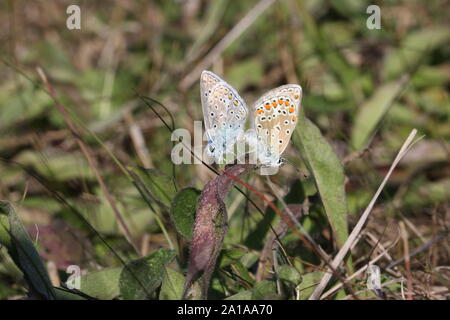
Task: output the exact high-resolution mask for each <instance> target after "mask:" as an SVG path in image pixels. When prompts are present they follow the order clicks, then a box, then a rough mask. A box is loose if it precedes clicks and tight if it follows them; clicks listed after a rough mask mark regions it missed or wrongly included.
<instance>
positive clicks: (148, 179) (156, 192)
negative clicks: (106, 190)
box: [128, 167, 177, 208]
mask: <svg viewBox="0 0 450 320" xmlns="http://www.w3.org/2000/svg"><path fill="white" fill-rule="evenodd" d="M128 169H130V171H131V172H132V173H134V174H133V178H135V179H138V181H137V183H141V184H142V185H144V186H145V188H146V191H147V192H148V193H149V195H150V196H151V197H152V198H153V200H155V201H157V202H158V203H160V204H163V205H164V206H166V207H168V208H169V207H170V205H171V202H172V199H173V197H174V195H175V194H176V192H177V191H176V188H175V181H174V180H173V179H172V178H171V177H169V176H167V175H166V174H164V173H162V172H160V171H158V170H155V169H145V168H141V167H130V168H128Z"/></svg>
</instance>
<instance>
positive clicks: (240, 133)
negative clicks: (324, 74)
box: [200, 71, 302, 168]
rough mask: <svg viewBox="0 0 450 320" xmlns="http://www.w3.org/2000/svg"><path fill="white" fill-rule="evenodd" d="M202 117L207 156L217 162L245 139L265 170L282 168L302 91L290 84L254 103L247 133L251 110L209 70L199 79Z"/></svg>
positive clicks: (233, 90)
mask: <svg viewBox="0 0 450 320" xmlns="http://www.w3.org/2000/svg"><path fill="white" fill-rule="evenodd" d="M200 93H201V96H202V107H203V116H204V121H205V127H206V132H207V136H208V145H207V147H206V148H207V153H208V154H209V155H211V156H213V157H214V158H215V159H216V161H218V160H221V159H222V158H223V157H224V154H225V153H228V152H232V149H233V146H234V144H235V143H236V142H237V141H241V139H243V140H245V141H246V142H247V143H248V144H249V145H250V147H251V148H252V149H253V150H254V151H253V152H255V153H256V156H257V160H258V161H259V163H260V164H261V165H262V166H263V167H271V168H273V167H279V166H281V165H282V164H283V159H282V158H281V154H282V153H283V152H284V150H285V149H286V147H287V146H288V143H289V141H290V138H291V136H292V133H293V131H294V129H295V126H296V125H297V122H298V114H299V109H300V103H301V98H302V88H301V87H300V86H299V85H297V84H287V85H284V86H281V87H278V88H276V89H273V90H270V91H268V92H267V93H265V94H264V95H263V96H262V97H261V98H259V99H258V100H257V101H256V103H255V104H254V106H253V108H252V111H253V116H252V121H251V125H250V129H249V130H248V131H247V132H244V127H245V123H246V119H247V116H248V113H249V109H248V107H247V105H246V104H245V102H244V100H243V99H242V98H241V97H240V96H239V94H238V93H237V91H236V90H235V89H234V88H233V87H232V86H230V85H229V84H228V83H226V82H225V81H224V80H222V79H221V78H220V77H219V76H217V75H215V74H214V73H212V72H210V71H203V72H202V74H201V77H200Z"/></svg>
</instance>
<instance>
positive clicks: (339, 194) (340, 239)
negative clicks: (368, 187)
mask: <svg viewBox="0 0 450 320" xmlns="http://www.w3.org/2000/svg"><path fill="white" fill-rule="evenodd" d="M293 142H294V145H295V146H297V148H298V149H299V150H300V153H301V155H302V158H303V159H304V161H305V163H306V165H307V167H308V169H309V171H310V172H311V173H312V176H313V177H314V181H315V184H316V187H317V190H318V191H319V194H320V197H321V199H322V203H323V206H324V207H325V212H326V214H327V217H328V221H329V223H330V225H331V227H332V228H333V231H334V233H335V235H336V240H337V243H338V245H339V246H342V245H343V244H344V242H345V240H347V237H348V229H347V200H346V196H345V186H344V170H343V168H342V165H341V162H340V161H339V159H338V157H337V156H336V154H335V153H334V151H333V148H332V147H331V146H330V145H329V144H328V142H327V141H326V140H325V138H324V137H323V136H322V134H321V133H320V130H319V128H317V127H316V126H315V125H314V124H313V123H312V122H311V121H310V120H309V119H307V118H305V117H300V123H299V124H298V125H297V129H296V130H295V132H294V135H293Z"/></svg>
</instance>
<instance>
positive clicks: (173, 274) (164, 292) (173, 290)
mask: <svg viewBox="0 0 450 320" xmlns="http://www.w3.org/2000/svg"><path fill="white" fill-rule="evenodd" d="M165 269H166V270H165V274H164V278H163V281H162V285H161V292H160V293H159V300H180V299H181V296H182V294H183V285H184V276H183V275H182V274H181V273H179V272H178V271H175V270H173V269H172V268H169V267H166V268H165Z"/></svg>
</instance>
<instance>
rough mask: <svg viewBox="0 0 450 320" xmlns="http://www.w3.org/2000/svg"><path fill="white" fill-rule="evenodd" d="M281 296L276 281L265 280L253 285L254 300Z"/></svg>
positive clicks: (272, 298)
mask: <svg viewBox="0 0 450 320" xmlns="http://www.w3.org/2000/svg"><path fill="white" fill-rule="evenodd" d="M280 298H281V297H280V295H279V294H278V293H277V285H276V283H275V281H272V280H263V281H261V282H258V283H257V284H256V285H255V286H254V287H253V290H252V300H274V299H275V300H276V299H280Z"/></svg>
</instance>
